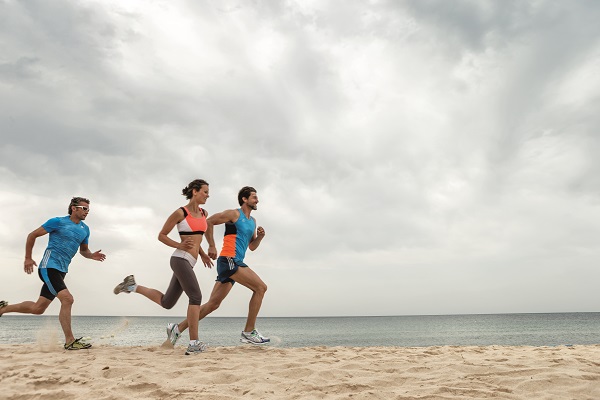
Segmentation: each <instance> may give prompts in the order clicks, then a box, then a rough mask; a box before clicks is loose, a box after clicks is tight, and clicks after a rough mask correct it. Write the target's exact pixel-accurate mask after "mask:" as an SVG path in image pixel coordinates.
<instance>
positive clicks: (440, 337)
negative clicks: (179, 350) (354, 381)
mask: <svg viewBox="0 0 600 400" xmlns="http://www.w3.org/2000/svg"><path fill="white" fill-rule="evenodd" d="M183 318H184V317H139V316H137V317H110V316H108V317H101V316H74V317H73V321H72V325H73V332H74V333H75V335H76V337H81V336H83V337H85V338H88V339H89V340H90V341H91V342H92V343H94V344H109V345H114V346H154V345H160V344H162V343H163V342H164V341H165V339H166V325H167V323H168V322H178V321H181V320H183ZM244 324H245V318H227V317H207V318H205V319H204V320H202V321H200V340H202V341H204V342H206V343H208V344H209V345H211V346H235V345H238V344H240V343H239V338H240V333H241V331H242V329H243V328H244ZM257 328H258V329H259V330H260V332H261V333H262V334H263V335H264V336H268V337H270V338H271V345H272V346H279V347H305V346H360V347H365V346H403V347H421V346H488V345H510V346H559V345H578V344H600V313H551V314H490V315H439V316H431V315H429V316H382V317H313V318H303V317H290V318H274V317H273V318H260V317H259V319H258V322H257ZM48 340H50V341H55V342H57V343H59V342H61V341H64V336H63V334H62V330H61V329H60V324H59V322H58V317H57V316H50V315H42V316H29V315H10V314H9V315H4V316H2V318H0V344H9V343H36V342H37V343H40V342H47V341H48ZM187 340H188V334H187V333H184V335H183V336H182V340H180V343H178V345H179V344H181V345H183V344H185V343H186V342H187Z"/></svg>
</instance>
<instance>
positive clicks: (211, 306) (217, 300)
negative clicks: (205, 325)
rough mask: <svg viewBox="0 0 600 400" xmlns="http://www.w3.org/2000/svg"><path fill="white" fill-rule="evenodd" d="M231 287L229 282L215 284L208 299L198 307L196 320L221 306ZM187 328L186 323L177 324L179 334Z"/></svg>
mask: <svg viewBox="0 0 600 400" xmlns="http://www.w3.org/2000/svg"><path fill="white" fill-rule="evenodd" d="M232 287H233V285H232V284H231V283H230V282H226V283H221V282H215V286H214V287H213V290H212V292H211V294H210V299H208V301H207V302H206V303H204V304H202V305H201V306H200V315H199V316H198V320H201V319H203V318H204V317H206V316H207V315H208V314H210V313H211V312H213V311H215V310H216V309H217V308H219V306H220V305H221V302H222V301H223V300H224V299H225V297H227V295H228V294H229V291H231V288H232ZM187 328H188V321H187V319H186V320H185V321H181V322H180V323H179V332H183V331H185V330H186V329H187Z"/></svg>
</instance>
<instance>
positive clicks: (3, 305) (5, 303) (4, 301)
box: [0, 300, 8, 317]
mask: <svg viewBox="0 0 600 400" xmlns="http://www.w3.org/2000/svg"><path fill="white" fill-rule="evenodd" d="M7 305H8V301H6V300H0V308H3V307H6V306H7ZM1 316H2V314H0V317H1Z"/></svg>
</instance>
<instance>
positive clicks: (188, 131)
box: [0, 1, 600, 315]
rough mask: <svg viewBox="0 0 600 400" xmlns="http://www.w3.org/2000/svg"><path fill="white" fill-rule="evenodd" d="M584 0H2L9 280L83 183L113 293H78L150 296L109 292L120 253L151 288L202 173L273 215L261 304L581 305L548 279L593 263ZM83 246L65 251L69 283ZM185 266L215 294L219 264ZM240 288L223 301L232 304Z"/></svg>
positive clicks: (413, 307) (447, 309) (108, 310)
mask: <svg viewBox="0 0 600 400" xmlns="http://www.w3.org/2000/svg"><path fill="white" fill-rule="evenodd" d="M599 12H600V7H598V6H597V5H596V4H595V3H594V2H585V1H582V2H577V3H573V4H569V5H566V4H562V3H557V2H551V1H549V2H537V3H522V2H501V3H500V2H468V1H461V2H451V3H449V2H443V1H418V2H408V3H398V2H388V1H381V2H372V3H371V4H365V3H362V2H335V1H333V2H326V3H317V4H314V5H310V4H307V3H273V2H261V1H258V2H253V3H251V4H250V3H246V2H237V1H229V2H219V3H218V4H217V3H213V2H185V1H180V2H175V3H162V2H150V3H147V4H146V5H145V7H143V8H142V7H139V6H136V5H134V4H123V3H118V2H115V3H102V4H100V3H97V4H94V3H89V4H84V5H81V4H76V3H73V2H68V1H66V2H58V3H57V2H53V3H47V2H41V1H40V2H27V3H17V2H2V3H0V43H2V46H3V49H4V51H3V52H2V54H1V55H0V94H1V96H0V131H1V132H2V142H1V143H0V190H1V193H2V194H1V195H0V205H1V206H2V207H3V209H4V210H9V211H5V212H6V213H7V215H6V217H5V219H4V220H3V221H2V223H0V242H1V244H0V247H1V248H2V250H3V254H6V256H5V259H4V260H3V261H1V262H0V263H1V265H0V267H3V268H4V269H5V270H6V271H11V272H10V273H9V274H8V276H7V278H6V282H11V283H10V287H7V292H6V293H7V295H10V297H11V298H10V299H9V300H11V301H20V300H21V297H23V296H24V295H25V293H32V294H33V295H35V293H36V292H37V290H38V289H37V282H33V281H34V280H35V279H29V280H27V278H28V277H26V276H24V274H23V273H22V272H21V269H20V268H22V267H21V266H20V263H21V262H22V261H21V260H22V254H21V252H22V246H23V243H24V239H25V237H26V235H27V233H28V232H29V231H31V230H33V229H35V228H36V227H37V226H39V225H40V224H41V223H43V222H44V221H45V220H46V219H47V218H49V217H51V216H54V215H61V214H62V213H63V212H64V211H63V209H64V208H65V203H66V202H68V199H69V197H70V196H72V195H76V194H78V195H85V196H88V197H90V198H91V199H92V204H93V213H92V214H90V218H89V224H90V226H91V227H92V241H93V243H92V247H93V248H96V247H98V248H99V247H101V248H103V249H104V250H105V251H106V252H107V254H108V255H109V260H108V261H107V262H106V263H104V264H103V266H102V268H101V269H97V270H96V269H94V270H93V271H94V273H97V275H98V276H97V284H98V285H102V286H105V287H106V288H108V289H107V290H108V291H107V293H108V295H107V296H108V298H107V299H103V300H102V301H103V302H104V304H105V307H104V308H103V309H102V310H100V309H97V308H94V307H95V306H94V304H93V303H86V302H83V303H81V304H82V307H84V308H82V309H81V310H77V312H78V313H82V314H86V313H91V314H94V313H96V314H98V313H99V314H121V313H125V314H157V315H164V314H160V313H166V311H161V310H158V309H157V308H156V307H155V306H153V305H152V304H146V302H144V301H139V302H138V301H137V300H132V303H131V304H132V305H131V309H127V310H126V311H124V308H123V304H124V301H125V300H123V299H116V298H114V297H110V296H109V295H110V292H109V291H110V288H111V287H112V286H113V285H114V282H115V280H116V281H118V280H119V279H122V275H124V274H128V273H135V274H136V276H139V277H140V279H142V281H143V282H147V284H148V285H150V286H152V285H154V286H156V287H158V288H159V289H164V287H163V286H166V282H167V279H168V277H169V276H170V271H169V269H168V264H167V262H168V256H169V253H170V249H169V248H167V247H165V246H164V245H162V244H160V243H159V242H158V241H157V240H156V235H157V233H158V230H159V229H160V227H161V226H162V223H163V222H164V219H166V217H167V216H168V215H169V214H170V213H171V212H172V211H173V210H174V209H175V208H176V207H178V206H179V205H180V204H182V203H183V200H184V199H183V197H181V195H180V190H181V188H182V187H183V186H185V184H186V183H187V182H189V181H190V180H191V179H194V178H196V177H202V178H205V179H207V180H208V181H209V182H210V183H211V198H210V199H209V202H208V203H207V209H208V210H209V212H211V213H215V212H218V211H221V210H223V209H226V208H233V207H236V205H237V203H236V201H235V199H236V194H237V190H238V189H239V188H240V187H241V186H244V185H248V184H250V185H253V186H255V187H256V188H257V189H258V191H259V197H260V199H261V203H260V205H259V210H258V211H257V212H256V213H255V216H256V218H257V219H258V222H259V224H262V225H263V226H265V229H266V230H267V238H266V239H265V241H264V243H263V244H261V248H259V250H258V251H256V252H252V253H250V254H249V255H248V262H249V263H250V265H252V266H256V269H257V271H258V272H259V274H260V275H261V276H262V277H263V278H264V279H265V280H266V281H268V283H269V287H270V289H269V293H268V297H272V298H273V301H272V303H269V299H267V300H266V301H265V306H264V307H265V308H264V314H263V315H336V314H339V315H352V314H355V313H360V314H420V313H455V312H464V313H468V312H535V311H565V310H566V311H589V310H595V308H597V304H590V303H589V301H577V300H576V297H575V296H571V295H568V293H573V289H572V288H571V287H568V288H567V287H564V286H563V282H564V277H565V274H567V271H569V269H570V268H573V269H574V271H576V273H577V274H578V276H581V277H585V278H586V279H583V278H582V279H579V278H578V279H577V285H579V287H580V290H581V291H585V290H588V289H590V287H589V284H588V282H592V281H594V279H596V281H597V278H598V276H597V275H598V274H597V273H596V272H595V270H594V269H593V268H592V265H593V260H594V257H597V255H598V250H597V248H596V246H595V244H594V241H593V239H591V238H593V237H596V236H597V234H598V226H597V224H595V222H594V221H595V220H597V219H595V218H594V216H596V215H597V213H598V193H599V191H598V188H599V181H598V178H597V176H598V169H599V167H600V166H599V165H598V161H597V157H596V156H595V155H596V154H597V152H598V147H599V142H598V139H597V138H596V135H595V132H596V131H597V130H598V125H599V119H598V116H597V115H598V113H597V112H596V110H597V108H598V107H597V106H598V98H599V91H598V87H599V86H598V77H597V74H596V73H595V71H597V67H598V65H600V53H599V52H598V49H599V47H598V39H597V38H598V37H599V35H598V33H599V32H598V28H597V27H596V25H597V24H596V23H595V21H596V20H597V19H598V14H599ZM12 227H19V228H18V229H17V230H16V231H15V229H13V228H12ZM43 247H44V242H43V241H40V242H39V243H38V244H37V245H36V251H38V252H41V251H42V250H43ZM89 263H90V262H88V261H87V260H83V259H81V258H80V257H79V258H77V259H76V260H75V261H74V267H73V269H72V273H70V274H69V279H70V281H69V282H72V284H73V289H74V290H77V288H78V287H81V285H82V282H83V280H84V279H85V275H86V274H85V273H83V272H81V270H82V269H84V270H86V271H89V270H88V269H87V268H95V267H96V266H95V265H93V266H90V265H89ZM197 273H198V274H199V279H200V280H201V282H202V285H203V290H204V291H205V293H208V291H209V290H210V288H211V286H212V281H213V280H214V275H213V271H197ZM536 279H537V280H539V281H541V282H543V283H544V285H545V287H551V288H554V289H555V292H556V291H560V290H563V291H564V293H566V294H565V296H564V297H563V298H562V300H563V301H562V303H561V301H560V296H559V297H558V299H557V296H556V294H555V292H547V291H544V290H542V289H541V285H540V287H539V288H533V289H532V288H531V286H532V285H534V286H536V285H535V282H536ZM13 282H14V283H13ZM11 287H17V288H20V289H19V290H18V291H17V290H15V291H12V292H11V291H8V290H9V289H10V288H11ZM307 287H309V288H310V290H309V293H310V295H308V296H307V295H306V290H307V289H306V288H307ZM10 290H12V289H10ZM236 290H237V289H236ZM590 290H591V289H590ZM239 291H240V294H236V295H234V297H232V299H231V300H229V304H228V305H226V306H225V307H224V308H223V309H221V310H220V312H221V313H222V314H220V315H243V314H244V313H245V311H244V310H245V306H243V307H242V306H241V305H242V304H243V303H245V301H246V300H244V299H245V298H243V296H244V294H245V293H244V291H243V289H240V290H239ZM461 293H462V294H461ZM477 296H479V297H480V298H481V301H478V302H476V304H474V302H473V298H474V297H475V298H476V297H477ZM13 297H14V299H13ZM307 297H308V299H307ZM507 297H510V299H507ZM532 297H536V298H539V299H540V300H539V301H536V302H532V301H530V300H528V299H531V298H532ZM449 298H452V299H453V300H452V301H448V299H449ZM300 299H302V301H300ZM411 299H412V300H411ZM414 299H419V301H418V302H415V301H414ZM22 300H24V299H22ZM86 301H87V300H86ZM127 301H131V300H130V299H127ZM85 307H89V309H88V308H85ZM178 307H180V308H177V309H175V310H173V311H170V313H179V314H181V315H183V313H184V311H183V310H184V309H183V308H181V307H184V306H182V305H179V306H178ZM594 307H595V308H594ZM240 310H241V311H240Z"/></svg>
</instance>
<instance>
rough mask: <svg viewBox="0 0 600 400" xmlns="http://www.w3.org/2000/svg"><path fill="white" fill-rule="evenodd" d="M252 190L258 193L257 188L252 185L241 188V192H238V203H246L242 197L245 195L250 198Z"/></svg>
mask: <svg viewBox="0 0 600 400" xmlns="http://www.w3.org/2000/svg"><path fill="white" fill-rule="evenodd" d="M252 192H254V193H256V189H254V188H253V187H252V186H244V187H243V188H241V189H240V192H239V193H238V203H240V206H241V205H242V204H244V200H242V199H243V198H244V197H245V198H247V199H248V198H250V195H251V194H252Z"/></svg>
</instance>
